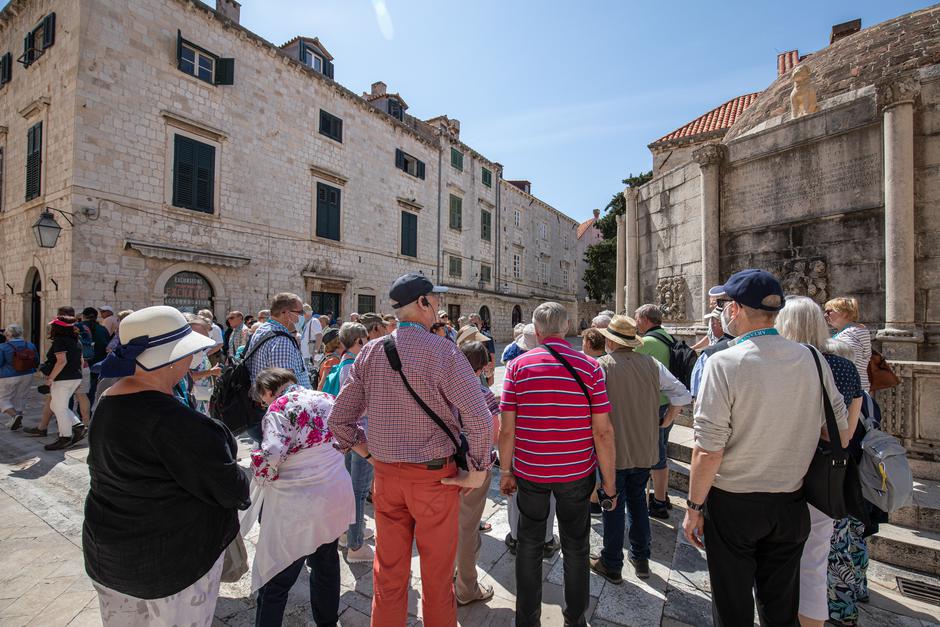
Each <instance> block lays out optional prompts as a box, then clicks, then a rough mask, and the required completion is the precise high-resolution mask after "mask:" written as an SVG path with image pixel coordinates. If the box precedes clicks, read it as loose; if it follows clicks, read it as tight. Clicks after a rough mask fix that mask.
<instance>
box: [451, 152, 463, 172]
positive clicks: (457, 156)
mask: <svg viewBox="0 0 940 627" xmlns="http://www.w3.org/2000/svg"><path fill="white" fill-rule="evenodd" d="M450 164H451V165H452V166H454V167H455V168H457V169H458V170H460V171H461V172H463V153H462V152H460V151H459V150H457V149H456V148H451V149H450Z"/></svg>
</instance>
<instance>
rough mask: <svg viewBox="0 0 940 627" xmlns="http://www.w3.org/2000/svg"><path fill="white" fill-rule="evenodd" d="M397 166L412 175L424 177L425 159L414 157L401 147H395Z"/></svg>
mask: <svg viewBox="0 0 940 627" xmlns="http://www.w3.org/2000/svg"><path fill="white" fill-rule="evenodd" d="M395 167H396V168H398V169H399V170H401V171H403V172H407V173H408V174H410V175H411V176H416V177H418V178H419V179H422V180H423V179H424V161H420V160H418V159H416V158H415V157H412V156H411V155H409V154H408V153H407V152H405V151H404V150H401V149H399V148H396V149H395Z"/></svg>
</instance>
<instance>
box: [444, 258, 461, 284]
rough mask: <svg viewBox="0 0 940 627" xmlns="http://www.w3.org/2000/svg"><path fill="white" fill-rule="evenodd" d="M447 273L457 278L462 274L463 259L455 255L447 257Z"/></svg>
mask: <svg viewBox="0 0 940 627" xmlns="http://www.w3.org/2000/svg"><path fill="white" fill-rule="evenodd" d="M447 274H448V276H450V277H453V278H455V279H459V278H461V277H462V276H463V259H461V258H460V257H458V256H457V255H449V256H448V257H447Z"/></svg>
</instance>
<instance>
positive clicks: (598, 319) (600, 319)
mask: <svg viewBox="0 0 940 627" xmlns="http://www.w3.org/2000/svg"><path fill="white" fill-rule="evenodd" d="M611 318H613V316H608V315H607V314H604V313H599V314H597V315H596V316H594V319H593V320H591V326H593V327H595V328H598V329H601V328H606V327H607V325H609V324H610V320H611ZM602 324H603V325H604V326H603V327H602V326H601V325H602Z"/></svg>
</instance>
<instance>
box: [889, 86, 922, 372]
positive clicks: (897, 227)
mask: <svg viewBox="0 0 940 627" xmlns="http://www.w3.org/2000/svg"><path fill="white" fill-rule="evenodd" d="M916 93H917V92H916V85H915V83H914V82H913V81H912V80H902V81H897V82H893V83H886V84H883V85H880V86H879V88H878V98H879V104H880V105H882V107H884V167H885V175H884V188H885V225H884V230H885V328H884V329H881V330H879V331H878V339H880V340H882V341H883V348H884V352H885V354H886V355H887V356H888V357H891V358H893V359H903V360H916V359H917V345H918V344H919V343H921V342H923V340H924V334H923V331H922V330H918V329H917V328H916V326H915V324H914V250H915V247H916V238H915V234H914V98H915V96H916Z"/></svg>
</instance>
